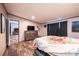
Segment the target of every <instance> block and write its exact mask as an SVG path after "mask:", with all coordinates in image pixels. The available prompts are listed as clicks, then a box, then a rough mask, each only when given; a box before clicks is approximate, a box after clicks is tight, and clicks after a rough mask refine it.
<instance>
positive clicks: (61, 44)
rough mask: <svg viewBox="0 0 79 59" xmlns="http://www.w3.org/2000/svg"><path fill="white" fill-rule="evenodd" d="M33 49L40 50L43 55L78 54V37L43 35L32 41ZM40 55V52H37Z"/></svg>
mask: <svg viewBox="0 0 79 59" xmlns="http://www.w3.org/2000/svg"><path fill="white" fill-rule="evenodd" d="M33 47H34V48H36V50H35V51H38V52H39V53H40V51H42V54H43V55H45V54H46V55H47V56H48V55H50V56H78V55H79V39H75V38H70V37H58V36H44V37H40V38H36V39H35V40H34V42H33ZM38 55H41V54H38Z"/></svg>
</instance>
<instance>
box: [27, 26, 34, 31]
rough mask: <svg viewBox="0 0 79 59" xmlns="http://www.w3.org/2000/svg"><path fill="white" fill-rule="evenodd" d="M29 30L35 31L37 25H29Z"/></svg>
mask: <svg viewBox="0 0 79 59" xmlns="http://www.w3.org/2000/svg"><path fill="white" fill-rule="evenodd" d="M27 30H28V31H34V30H35V27H34V26H27Z"/></svg>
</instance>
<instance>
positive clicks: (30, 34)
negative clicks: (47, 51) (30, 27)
mask: <svg viewBox="0 0 79 59" xmlns="http://www.w3.org/2000/svg"><path fill="white" fill-rule="evenodd" d="M24 36H25V41H29V40H34V39H35V38H37V37H38V31H25V32H24Z"/></svg>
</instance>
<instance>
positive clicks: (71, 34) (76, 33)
mask: <svg viewBox="0 0 79 59" xmlns="http://www.w3.org/2000/svg"><path fill="white" fill-rule="evenodd" d="M67 20H68V36H69V37H75V38H79V32H72V22H73V21H79V17H76V18H72V19H67Z"/></svg>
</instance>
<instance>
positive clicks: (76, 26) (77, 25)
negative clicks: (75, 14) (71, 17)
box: [72, 21, 79, 32]
mask: <svg viewBox="0 0 79 59" xmlns="http://www.w3.org/2000/svg"><path fill="white" fill-rule="evenodd" d="M72 32H79V21H74V22H72Z"/></svg>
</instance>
